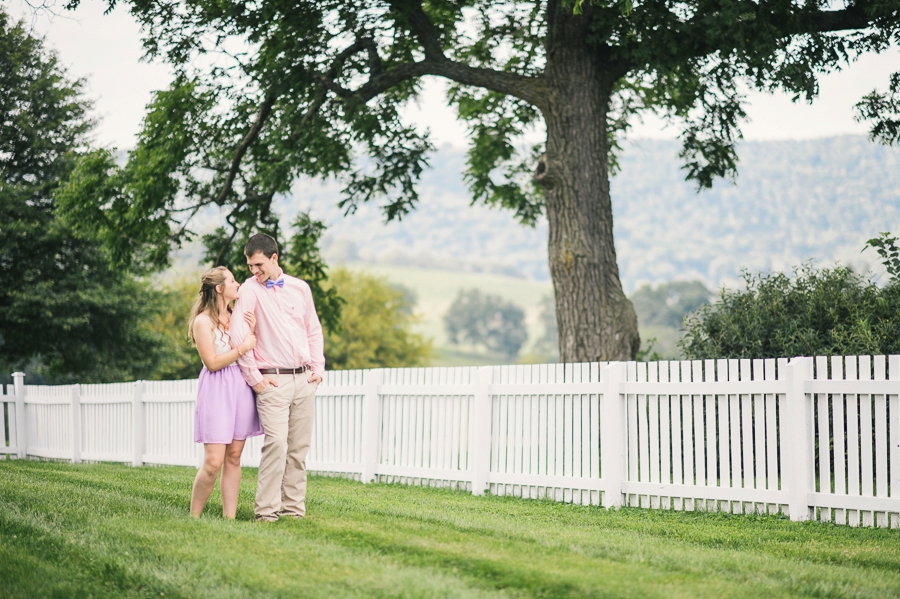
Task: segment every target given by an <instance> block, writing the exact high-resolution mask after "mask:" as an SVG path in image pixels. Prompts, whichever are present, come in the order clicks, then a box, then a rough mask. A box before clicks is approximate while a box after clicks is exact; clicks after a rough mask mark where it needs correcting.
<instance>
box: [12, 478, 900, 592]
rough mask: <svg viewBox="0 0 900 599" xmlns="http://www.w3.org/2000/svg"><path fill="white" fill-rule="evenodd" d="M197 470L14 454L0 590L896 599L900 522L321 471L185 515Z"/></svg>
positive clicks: (250, 481) (250, 482) (247, 485)
mask: <svg viewBox="0 0 900 599" xmlns="http://www.w3.org/2000/svg"><path fill="white" fill-rule="evenodd" d="M193 475H194V471H193V470H192V469H189V468H175V467H166V468H152V467H145V468H129V467H126V466H120V465H110V464H98V465H70V464H61V463H50V462H37V461H0V597H3V598H4V599H5V598H13V597H23V598H39V597H66V598H68V597H163V596H164V597H198V598H201V597H302V598H306V597H328V598H339V597H641V598H643V597H751V598H753V599H762V598H767V597H835V598H837V597H841V598H843V597H898V596H900V531H897V530H893V531H891V530H871V529H852V528H847V527H838V526H830V525H823V524H816V523H807V524H798V523H792V522H789V521H787V520H784V519H779V518H774V517H746V516H729V515H718V514H702V513H676V512H666V511H649V510H638V509H623V510H619V511H606V510H604V509H602V508H595V507H581V506H573V505H564V504H557V503H552V502H544V501H529V500H519V499H512V498H501V497H483V498H477V497H473V496H471V495H469V494H466V493H461V492H452V491H445V490H438V489H429V488H418V487H400V486H392V485H366V486H364V485H361V484H358V483H354V482H351V481H346V480H339V479H328V478H321V477H313V478H311V480H310V486H309V504H308V509H309V517H308V518H307V519H305V520H301V521H294V520H282V521H279V522H277V523H274V524H256V523H254V522H253V521H252V503H253V492H254V488H255V476H256V471H255V470H252V469H247V470H245V475H244V485H243V488H242V492H241V497H240V507H239V509H238V520H237V521H234V522H233V521H227V520H224V519H222V518H221V517H220V516H218V515H217V514H218V513H220V510H221V506H220V504H219V503H218V500H216V499H215V498H214V499H213V500H211V501H210V504H209V506H208V507H207V510H208V515H206V516H204V517H203V518H202V519H200V520H192V519H191V518H189V517H188V515H187V510H188V496H189V493H190V487H191V482H192V480H193Z"/></svg>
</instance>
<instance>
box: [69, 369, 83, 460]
mask: <svg viewBox="0 0 900 599" xmlns="http://www.w3.org/2000/svg"><path fill="white" fill-rule="evenodd" d="M69 415H70V416H71V421H72V463H73V464H79V463H81V385H79V384H77V383H76V384H74V385H72V408H71V411H70V412H69Z"/></svg>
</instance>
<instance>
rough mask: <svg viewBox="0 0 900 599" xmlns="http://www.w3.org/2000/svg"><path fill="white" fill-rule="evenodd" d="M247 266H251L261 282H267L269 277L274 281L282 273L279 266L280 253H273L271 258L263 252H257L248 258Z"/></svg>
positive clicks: (251, 269)
mask: <svg viewBox="0 0 900 599" xmlns="http://www.w3.org/2000/svg"><path fill="white" fill-rule="evenodd" d="M247 266H249V267H250V272H251V273H252V274H253V276H254V277H256V280H257V281H259V282H260V283H265V282H266V281H268V280H269V279H271V280H273V281H274V280H275V279H277V278H278V275H279V274H281V268H279V267H278V254H272V257H271V258H266V255H265V254H263V253H262V252H256V253H255V254H253V255H252V256H250V257H249V258H247Z"/></svg>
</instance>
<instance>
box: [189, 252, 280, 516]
mask: <svg viewBox="0 0 900 599" xmlns="http://www.w3.org/2000/svg"><path fill="white" fill-rule="evenodd" d="M239 289H240V285H239V284H238V282H237V281H235V280H234V275H232V274H231V272H230V271H229V270H228V269H227V268H225V267H224V266H217V267H216V268H212V269H210V270H208V271H206V272H205V273H203V277H202V279H201V282H200V297H199V298H198V299H197V301H196V303H195V304H194V308H193V310H191V320H190V324H189V325H188V328H189V333H190V336H191V341H193V342H194V345H195V346H196V347H197V351H198V352H199V353H200V359H201V360H202V361H203V370H202V371H200V382H199V385H198V387H197V411H196V414H195V416H194V441H195V442H197V443H203V452H204V457H203V466H201V467H200V471H199V472H197V478H195V479H194V488H193V490H192V491H191V516H194V517H200V514H201V513H202V512H203V507H204V506H205V505H206V501H207V500H208V499H209V495H210V493H212V490H213V486H214V485H215V484H216V477H217V476H218V475H219V471H220V470H221V471H222V481H221V485H220V486H221V488H222V513H223V515H224V516H225V517H226V518H234V516H235V513H236V512H237V502H238V492H239V490H240V486H241V452H242V451H243V449H244V441H245V440H246V439H247V438H248V437H254V436H257V435H261V434H262V433H263V430H262V427H261V426H260V424H259V416H258V415H257V413H256V403H255V402H254V399H253V392H252V391H251V389H250V387H249V386H248V385H247V383H246V382H245V381H244V377H243V376H242V375H241V371H240V369H239V368H238V366H237V364H236V363H235V362H236V361H237V359H238V358H239V357H240V356H242V355H244V353H246V352H248V351H250V350H252V349H253V348H254V347H256V337H255V336H254V335H253V331H254V328H255V326H256V319H255V317H254V316H253V314H252V313H247V314H245V315H244V318H245V320H246V321H247V324H248V325H249V326H250V334H249V335H247V338H246V339H245V340H244V342H243V343H242V344H241V345H240V346H238V347H232V344H231V338H230V337H229V336H228V325H229V323H230V321H231V303H232V302H233V301H234V300H236V299H237V297H238V290H239Z"/></svg>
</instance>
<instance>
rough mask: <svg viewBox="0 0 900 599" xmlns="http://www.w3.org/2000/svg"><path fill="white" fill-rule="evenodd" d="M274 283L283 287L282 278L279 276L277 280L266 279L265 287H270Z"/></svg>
mask: <svg viewBox="0 0 900 599" xmlns="http://www.w3.org/2000/svg"><path fill="white" fill-rule="evenodd" d="M275 285H278V286H279V287H284V279H283V278H281V279H278V280H277V281H273V280H272V279H269V280H268V281H266V289H271V288H272V287H274V286H275Z"/></svg>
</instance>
